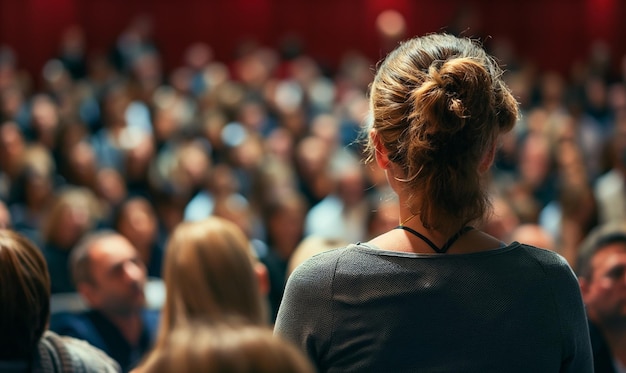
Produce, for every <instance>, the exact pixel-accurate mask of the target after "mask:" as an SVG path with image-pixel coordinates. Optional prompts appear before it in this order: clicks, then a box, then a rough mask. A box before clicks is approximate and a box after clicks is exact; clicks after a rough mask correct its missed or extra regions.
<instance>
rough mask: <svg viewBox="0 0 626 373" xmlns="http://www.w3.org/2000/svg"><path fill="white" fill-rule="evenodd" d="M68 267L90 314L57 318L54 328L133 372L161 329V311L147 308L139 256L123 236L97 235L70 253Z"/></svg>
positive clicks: (143, 272) (125, 370) (141, 263)
mask: <svg viewBox="0 0 626 373" xmlns="http://www.w3.org/2000/svg"><path fill="white" fill-rule="evenodd" d="M70 267H71V272H72V277H73V280H74V283H75V284H76V289H77V291H78V292H79V293H80V295H81V296H82V298H83V299H84V301H85V303H86V304H87V307H88V308H89V310H87V311H84V312H79V313H75V312H62V313H57V314H54V315H53V316H52V318H51V320H50V329H51V330H54V331H56V332H57V333H59V334H62V335H69V336H72V337H75V338H79V339H83V340H86V341H87V342H89V343H90V344H92V345H94V346H96V347H98V348H101V349H102V350H103V351H105V352H106V353H107V354H108V355H109V356H111V357H112V358H113V359H115V360H116V361H117V362H118V363H119V364H120V366H121V367H122V370H123V371H124V372H127V371H129V370H130V369H132V368H134V367H135V365H136V364H137V363H138V362H139V361H140V359H141V358H142V357H143V355H144V354H145V353H146V352H147V351H148V350H149V349H150V348H151V347H152V344H153V341H154V338H155V335H156V330H157V325H158V312H157V311H155V310H147V309H146V307H145V303H146V300H145V294H144V287H145V283H146V268H145V266H144V264H143V262H142V260H141V258H140V257H139V253H138V252H137V250H135V248H134V247H133V246H132V244H131V243H130V242H129V241H128V240H127V239H126V238H124V236H122V235H120V234H118V233H116V232H113V231H98V232H95V233H91V234H89V235H87V236H86V237H84V238H83V239H82V240H81V241H80V242H79V243H78V244H77V246H76V247H75V248H74V249H73V250H72V254H71V257H70Z"/></svg>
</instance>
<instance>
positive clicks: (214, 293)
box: [157, 217, 267, 344]
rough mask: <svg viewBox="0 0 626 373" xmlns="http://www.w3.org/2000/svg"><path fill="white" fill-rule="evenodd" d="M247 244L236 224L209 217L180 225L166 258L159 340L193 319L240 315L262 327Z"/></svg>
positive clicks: (262, 312) (259, 299)
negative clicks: (164, 297)
mask: <svg viewBox="0 0 626 373" xmlns="http://www.w3.org/2000/svg"><path fill="white" fill-rule="evenodd" d="M253 260H254V259H253V256H252V252H251V247H250V245H249V243H248V240H247V239H246V237H245V235H244V234H243V232H242V231H241V229H239V227H237V226H236V225H235V224H234V223H232V222H230V221H228V220H226V219H222V218H218V217H209V218H207V219H205V220H202V221H196V222H183V223H181V224H179V225H178V226H177V227H176V228H175V230H174V232H173V233H172V235H171V237H170V241H169V243H168V245H167V249H166V254H165V260H164V281H165V286H166V299H165V304H164V306H163V312H162V316H161V324H160V328H159V336H158V339H157V343H158V344H162V343H164V342H165V340H166V339H167V337H168V335H169V334H170V332H171V331H172V330H174V328H175V327H177V326H178V325H184V324H187V323H189V322H191V321H192V320H198V319H200V320H205V321H207V322H216V321H220V320H224V319H231V318H239V319H242V320H245V321H246V322H249V323H253V324H258V325H265V324H266V323H267V317H266V312H265V308H264V304H263V299H262V297H261V292H260V289H259V284H258V281H257V278H256V274H255V270H254V267H253Z"/></svg>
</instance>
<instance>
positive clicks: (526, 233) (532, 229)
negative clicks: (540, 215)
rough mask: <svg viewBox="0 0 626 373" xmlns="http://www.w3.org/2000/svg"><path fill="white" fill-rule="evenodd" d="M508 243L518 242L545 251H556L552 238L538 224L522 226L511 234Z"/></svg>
mask: <svg viewBox="0 0 626 373" xmlns="http://www.w3.org/2000/svg"><path fill="white" fill-rule="evenodd" d="M508 241H510V242H520V243H523V244H526V245H530V246H535V247H538V248H541V249H546V250H552V251H555V250H556V244H555V242H554V237H552V236H551V235H550V233H549V232H548V231H546V230H545V229H544V228H543V227H541V226H540V225H538V224H530V223H527V224H522V225H519V226H517V227H516V228H515V229H514V230H513V232H511V237H510V238H509V240H508Z"/></svg>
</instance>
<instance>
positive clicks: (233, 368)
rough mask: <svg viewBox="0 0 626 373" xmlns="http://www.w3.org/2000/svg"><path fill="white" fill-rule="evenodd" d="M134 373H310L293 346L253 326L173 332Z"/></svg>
mask: <svg viewBox="0 0 626 373" xmlns="http://www.w3.org/2000/svg"><path fill="white" fill-rule="evenodd" d="M136 372H137V373H169V372H180V373H221V372H230V373H313V372H315V370H314V368H313V366H312V364H311V363H310V361H309V360H308V359H307V358H306V357H305V355H304V354H303V353H302V352H301V351H300V350H298V349H297V348H296V347H295V346H293V345H291V344H290V343H288V342H286V341H284V340H282V339H280V337H278V336H274V335H272V332H271V330H270V329H269V328H265V327H259V326H255V325H240V324H239V325H232V324H225V323H220V324H206V323H192V324H190V325H188V326H184V327H181V328H177V329H176V330H174V331H173V333H172V334H171V336H170V338H169V339H168V341H167V342H166V343H165V344H164V346H163V347H162V348H157V349H155V350H154V351H153V352H152V353H151V354H150V356H149V358H148V360H147V361H146V362H145V364H143V365H142V366H141V367H139V368H137V370H136Z"/></svg>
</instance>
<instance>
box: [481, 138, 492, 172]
mask: <svg viewBox="0 0 626 373" xmlns="http://www.w3.org/2000/svg"><path fill="white" fill-rule="evenodd" d="M495 158H496V143H495V142H494V143H493V144H492V145H491V147H489V151H487V153H486V154H485V155H484V156H483V159H482V160H481V161H480V165H478V172H480V173H481V174H484V173H485V172H487V171H488V170H489V168H490V167H491V165H492V164H493V161H494V160H495Z"/></svg>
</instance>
